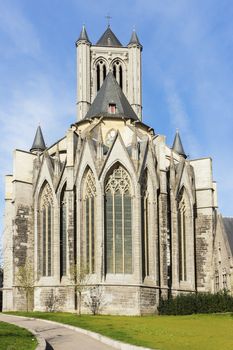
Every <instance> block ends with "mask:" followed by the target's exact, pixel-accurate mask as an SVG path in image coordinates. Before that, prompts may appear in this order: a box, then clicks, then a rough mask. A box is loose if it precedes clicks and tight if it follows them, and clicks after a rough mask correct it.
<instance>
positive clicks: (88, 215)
mask: <svg viewBox="0 0 233 350" xmlns="http://www.w3.org/2000/svg"><path fill="white" fill-rule="evenodd" d="M95 197H96V185H95V178H94V175H93V172H92V171H91V169H89V170H88V171H87V174H86V177H85V181H84V201H83V203H84V213H85V225H84V226H85V241H86V249H85V251H86V266H87V270H88V271H89V273H94V272H95Z"/></svg>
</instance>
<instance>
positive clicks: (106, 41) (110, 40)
mask: <svg viewBox="0 0 233 350" xmlns="http://www.w3.org/2000/svg"><path fill="white" fill-rule="evenodd" d="M96 45H97V46H115V47H121V46H122V44H121V43H120V41H119V40H118V39H117V37H116V35H115V34H114V33H113V31H112V30H111V28H110V26H108V28H107V29H106V30H105V32H104V34H103V35H102V36H101V37H100V39H99V40H98V41H97V43H96Z"/></svg>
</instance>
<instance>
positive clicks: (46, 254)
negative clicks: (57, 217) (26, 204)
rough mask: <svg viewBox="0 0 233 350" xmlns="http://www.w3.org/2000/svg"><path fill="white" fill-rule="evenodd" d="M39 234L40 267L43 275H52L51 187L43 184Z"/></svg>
mask: <svg viewBox="0 0 233 350" xmlns="http://www.w3.org/2000/svg"><path fill="white" fill-rule="evenodd" d="M39 213H40V223H41V225H40V236H41V248H42V251H41V254H40V258H41V268H42V275H43V276H51V275H52V239H53V195H52V190H51V187H50V186H49V184H48V183H46V184H45V186H44V188H43V190H42V193H41V197H40V210H39Z"/></svg>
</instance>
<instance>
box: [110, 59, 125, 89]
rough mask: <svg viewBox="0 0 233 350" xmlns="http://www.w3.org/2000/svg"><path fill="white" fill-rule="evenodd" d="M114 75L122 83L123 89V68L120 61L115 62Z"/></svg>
mask: <svg viewBox="0 0 233 350" xmlns="http://www.w3.org/2000/svg"><path fill="white" fill-rule="evenodd" d="M112 69H113V75H114V77H115V78H116V81H117V82H118V84H119V85H120V87H121V89H123V69H122V65H121V63H120V61H118V60H117V61H115V62H114V63H113V68H112Z"/></svg>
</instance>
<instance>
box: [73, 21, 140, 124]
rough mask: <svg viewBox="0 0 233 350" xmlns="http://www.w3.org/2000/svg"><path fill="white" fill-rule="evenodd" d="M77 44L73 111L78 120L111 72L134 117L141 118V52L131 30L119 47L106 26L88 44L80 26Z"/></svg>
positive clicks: (135, 35)
mask: <svg viewBox="0 0 233 350" xmlns="http://www.w3.org/2000/svg"><path fill="white" fill-rule="evenodd" d="M76 47H77V114H78V121H79V120H81V119H83V118H84V117H85V115H86V114H87V112H88V110H89V107H90V105H91V104H92V102H93V101H94V99H95V97H96V94H97V92H98V91H99V90H100V88H101V86H102V84H103V81H104V79H105V77H106V76H107V74H108V73H109V72H110V71H111V72H112V73H113V75H114V77H115V78H116V80H117V82H118V84H119V85H120V87H121V89H122V91H123V92H124V94H125V96H126V97H127V99H128V101H129V103H130V105H131V106H132V108H133V110H134V112H135V113H136V115H137V116H138V118H139V119H140V120H141V119H142V86H141V75H142V74H141V52H142V45H141V44H140V42H139V39H138V36H137V34H136V32H135V30H134V31H133V33H132V36H131V39H130V41H129V44H128V45H127V46H123V45H122V44H121V42H120V41H119V40H118V39H117V37H116V36H115V34H114V33H113V31H112V30H111V28H110V25H108V27H107V29H106V30H105V32H104V33H103V35H102V36H101V37H100V39H99V40H98V41H97V43H96V44H92V43H91V42H90V40H89V38H88V35H87V32H86V29H85V27H84V26H83V28H82V31H81V33H80V36H79V39H78V40H77V42H76Z"/></svg>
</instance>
